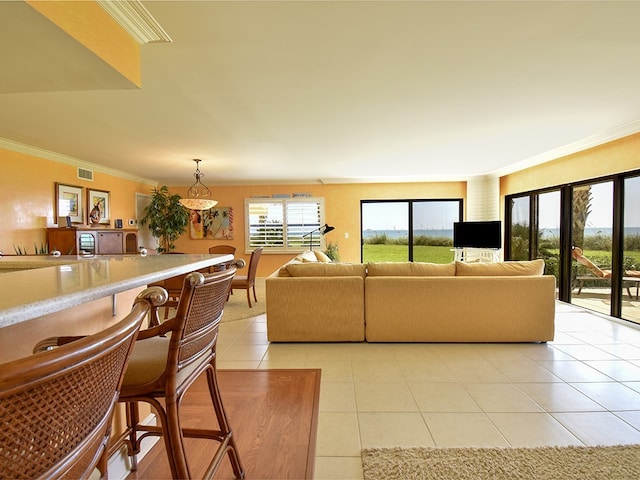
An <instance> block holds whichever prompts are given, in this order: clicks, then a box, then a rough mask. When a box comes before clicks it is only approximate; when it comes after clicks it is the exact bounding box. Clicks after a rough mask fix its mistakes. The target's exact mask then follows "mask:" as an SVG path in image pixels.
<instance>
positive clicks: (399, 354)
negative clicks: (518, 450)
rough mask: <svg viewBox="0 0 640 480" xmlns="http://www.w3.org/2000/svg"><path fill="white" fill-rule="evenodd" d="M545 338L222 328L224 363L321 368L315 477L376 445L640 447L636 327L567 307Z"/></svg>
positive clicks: (355, 462) (339, 469) (344, 473)
mask: <svg viewBox="0 0 640 480" xmlns="http://www.w3.org/2000/svg"><path fill="white" fill-rule="evenodd" d="M556 312H557V315H556V338H555V340H554V341H553V342H549V343H548V344H366V343H361V344H360V343H356V344H343V343H339V344H272V345H271V344H269V343H268V342H267V340H266V317H265V316H264V315H261V316H258V317H255V318H252V319H247V320H239V321H235V322H229V323H225V324H223V325H222V327H221V331H220V341H219V348H218V351H219V355H220V356H219V363H218V366H219V368H321V369H322V384H321V394H320V415H319V422H318V438H317V446H316V466H315V478H316V479H317V480H321V479H349V480H358V479H362V478H363V477H362V467H361V463H360V449H361V448H363V447H372V446H539V445H613V444H630V443H640V328H635V327H634V326H632V325H630V324H627V323H620V322H616V321H613V320H610V319H609V318H607V317H604V316H601V315H598V314H595V313H591V312H588V311H584V310H581V309H580V308H579V307H574V306H571V305H568V304H564V303H558V305H557V308H556Z"/></svg>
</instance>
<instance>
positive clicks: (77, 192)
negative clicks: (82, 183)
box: [54, 182, 84, 223]
mask: <svg viewBox="0 0 640 480" xmlns="http://www.w3.org/2000/svg"><path fill="white" fill-rule="evenodd" d="M82 191H83V188H82V187H78V186H76V185H66V184H64V183H58V182H56V201H55V207H56V208H55V217H54V218H58V217H70V218H71V222H72V223H83V222H84V212H83V208H84V207H83V205H84V203H83V201H82Z"/></svg>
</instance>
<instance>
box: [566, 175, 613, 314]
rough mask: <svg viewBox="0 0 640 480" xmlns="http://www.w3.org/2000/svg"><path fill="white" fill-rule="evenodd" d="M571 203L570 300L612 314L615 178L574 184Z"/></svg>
mask: <svg viewBox="0 0 640 480" xmlns="http://www.w3.org/2000/svg"><path fill="white" fill-rule="evenodd" d="M571 205H572V206H571V246H572V249H573V255H572V256H573V259H574V262H573V268H574V271H573V273H574V276H573V279H574V285H573V287H574V288H573V291H572V294H571V303H574V304H576V305H580V306H583V307H586V308H589V309H590V310H595V311H598V312H602V313H605V314H609V313H610V311H611V286H612V285H611V272H612V258H613V257H612V245H613V244H612V238H613V182H612V181H609V182H602V183H591V184H585V185H579V186H576V187H574V188H573V194H572V204H571Z"/></svg>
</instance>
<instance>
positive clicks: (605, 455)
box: [362, 445, 640, 480]
mask: <svg viewBox="0 0 640 480" xmlns="http://www.w3.org/2000/svg"><path fill="white" fill-rule="evenodd" d="M639 459H640V445H620V446H611V447H609V446H605V447H572V446H569V447H536V448H533V447H532V448H501V447H494V448H478V447H470V448H463V447H451V448H368V449H364V450H363V451H362V465H363V470H364V479H365V480H418V479H419V480H430V479H434V480H435V479H438V480H484V479H491V480H501V479H504V480H506V479H509V480H516V479H522V480H525V479H526V480H533V479H535V480H551V479H553V480H572V479H576V480H578V479H580V480H587V479H588V480H605V479H606V480H613V479H615V480H631V479H634V480H636V479H638V478H640V461H639Z"/></svg>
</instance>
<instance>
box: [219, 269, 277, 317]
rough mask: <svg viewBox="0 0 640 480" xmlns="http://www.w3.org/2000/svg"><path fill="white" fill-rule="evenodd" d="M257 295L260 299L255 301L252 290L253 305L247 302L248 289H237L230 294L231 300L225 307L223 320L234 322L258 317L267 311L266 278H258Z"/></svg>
mask: <svg viewBox="0 0 640 480" xmlns="http://www.w3.org/2000/svg"><path fill="white" fill-rule="evenodd" d="M256 296H257V297H258V301H257V302H254V301H253V292H251V305H252V307H251V308H250V307H249V303H248V302H247V291H246V290H236V291H234V292H233V295H230V296H229V301H228V302H227V304H226V305H225V307H224V313H223V314H222V321H223V322H233V321H235V320H243V319H245V318H250V317H257V316H258V315H262V314H264V313H265V312H266V311H267V297H266V295H265V288H264V278H262V279H257V280H256Z"/></svg>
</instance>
